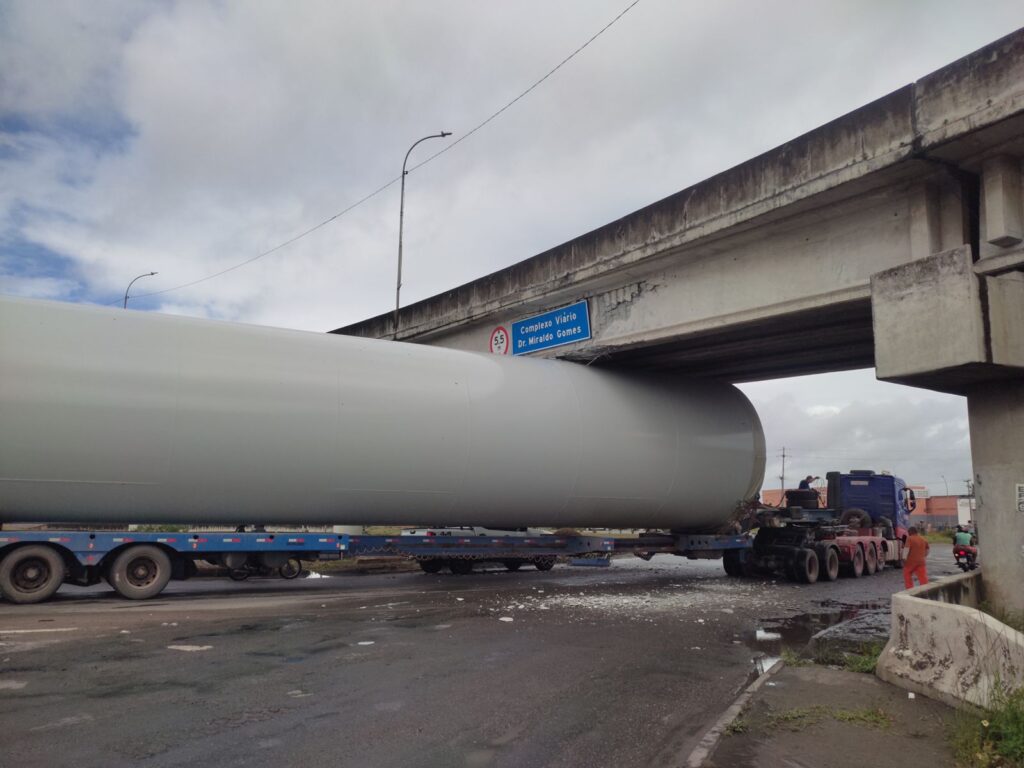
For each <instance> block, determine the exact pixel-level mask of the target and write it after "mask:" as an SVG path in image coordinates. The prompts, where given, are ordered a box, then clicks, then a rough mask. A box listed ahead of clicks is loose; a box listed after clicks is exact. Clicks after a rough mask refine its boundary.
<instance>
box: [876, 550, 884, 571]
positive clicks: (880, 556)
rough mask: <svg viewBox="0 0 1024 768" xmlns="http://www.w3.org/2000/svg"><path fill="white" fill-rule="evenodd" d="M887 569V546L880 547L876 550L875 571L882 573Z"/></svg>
mask: <svg viewBox="0 0 1024 768" xmlns="http://www.w3.org/2000/svg"><path fill="white" fill-rule="evenodd" d="M884 570H885V548H884V547H879V548H878V549H877V550H876V551H875V573H881V572H882V571H884Z"/></svg>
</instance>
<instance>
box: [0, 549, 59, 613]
mask: <svg viewBox="0 0 1024 768" xmlns="http://www.w3.org/2000/svg"><path fill="white" fill-rule="evenodd" d="M64 570H65V568H64V559H63V558H62V557H61V556H60V554H59V553H58V552H57V550H55V549H54V548H53V547H48V546H46V545H45V544H33V545H31V546H27V547H18V548H17V549H15V550H13V551H12V552H10V553H9V554H8V555H7V556H6V557H5V558H4V559H3V561H2V562H0V593H3V596H4V597H6V598H7V599H8V600H9V601H10V602H12V603H18V604H20V605H26V604H28V603H41V602H42V601H43V600H49V599H50V598H51V597H53V593H54V592H56V591H57V590H58V589H60V585H61V584H63V583H64Z"/></svg>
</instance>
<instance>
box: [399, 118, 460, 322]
mask: <svg viewBox="0 0 1024 768" xmlns="http://www.w3.org/2000/svg"><path fill="white" fill-rule="evenodd" d="M451 135H452V134H451V131H441V132H440V133H432V134H431V135H430V136H424V137H423V138H422V139H420V140H419V141H416V142H415V143H414V144H413V145H412V146H411V147H409V151H408V152H406V153H405V160H403V161H402V198H401V202H400V204H399V206H398V280H397V281H396V283H395V322H394V326H395V336H394V337H395V338H396V339H397V338H398V306H399V297H400V296H401V294H402V226H403V224H404V222H405V174H407V173H408V171H406V170H405V166H406V163H408V162H409V155H410V154H412V151H413V150H414V149H416V145H417V144H419V143H420V142H422V141H426V140H427V139H443V138H444V137H445V136H451Z"/></svg>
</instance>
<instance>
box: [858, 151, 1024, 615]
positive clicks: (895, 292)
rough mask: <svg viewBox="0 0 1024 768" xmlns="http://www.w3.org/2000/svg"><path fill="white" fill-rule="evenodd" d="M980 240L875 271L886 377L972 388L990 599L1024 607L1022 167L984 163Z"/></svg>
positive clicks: (880, 363)
mask: <svg viewBox="0 0 1024 768" xmlns="http://www.w3.org/2000/svg"><path fill="white" fill-rule="evenodd" d="M980 181H981V200H980V206H979V209H978V213H977V216H978V219H979V222H978V223H979V230H980V234H979V237H978V241H977V242H976V244H974V245H964V246H961V247H960V248H955V249H953V250H949V251H945V252H942V253H938V254H935V255H933V256H929V257H927V258H924V259H920V260H918V261H913V262H910V263H909V264H904V265H902V266H899V267H895V268H893V269H889V270H886V271H884V272H880V273H878V274H876V275H874V276H872V278H871V309H872V315H873V321H872V322H873V325H874V339H875V367H876V370H877V375H878V378H879V379H882V380H886V381H894V382H898V383H901V384H909V385H911V386H917V387H924V388H926V389H933V390H937V391H940V392H951V393H956V394H962V395H966V397H967V411H968V417H969V419H970V434H971V454H972V460H973V464H974V492H975V497H976V501H977V511H976V513H975V522H976V523H977V526H978V534H979V539H980V542H981V546H982V561H983V564H984V569H983V581H984V586H985V594H986V598H987V599H988V600H989V601H990V602H991V603H992V604H993V606H995V607H996V608H998V609H1001V610H1003V611H1008V612H1013V613H1017V614H1024V590H1022V589H1021V585H1022V584H1024V246H1022V243H1024V195H1022V189H1024V172H1022V161H1021V158H1019V157H1009V156H1006V155H999V156H995V157H992V158H989V159H987V160H986V161H985V162H984V163H983V164H982V173H981V179H980Z"/></svg>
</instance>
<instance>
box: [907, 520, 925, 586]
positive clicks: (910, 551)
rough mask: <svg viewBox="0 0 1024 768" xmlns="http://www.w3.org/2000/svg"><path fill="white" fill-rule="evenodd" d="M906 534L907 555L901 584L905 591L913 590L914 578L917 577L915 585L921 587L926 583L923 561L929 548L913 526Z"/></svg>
mask: <svg viewBox="0 0 1024 768" xmlns="http://www.w3.org/2000/svg"><path fill="white" fill-rule="evenodd" d="M907 534H908V536H907V543H906V550H907V555H906V557H905V558H904V559H903V583H904V585H905V586H906V588H907V589H913V588H914V576H917V583H918V584H919V585H920V586H922V587H923V586H924V585H925V584H927V583H928V569H927V568H926V567H925V559H926V558H927V557H928V550H929V549H930V547H929V545H928V542H927V541H925V540H924V537H923V536H921V535H920V534H918V532H917V528H915V527H914V526H911V527H910V529H909V530H908V531H907Z"/></svg>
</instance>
